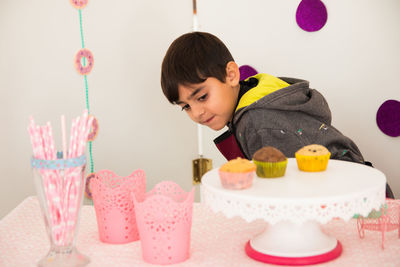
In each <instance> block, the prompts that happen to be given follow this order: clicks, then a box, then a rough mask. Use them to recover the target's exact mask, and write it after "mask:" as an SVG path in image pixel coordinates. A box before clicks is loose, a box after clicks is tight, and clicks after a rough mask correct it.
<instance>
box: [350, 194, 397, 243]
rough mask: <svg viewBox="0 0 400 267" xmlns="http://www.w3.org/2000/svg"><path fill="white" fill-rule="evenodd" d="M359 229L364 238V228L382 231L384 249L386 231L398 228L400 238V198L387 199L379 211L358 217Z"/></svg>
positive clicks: (361, 236)
mask: <svg viewBox="0 0 400 267" xmlns="http://www.w3.org/2000/svg"><path fill="white" fill-rule="evenodd" d="M357 229H358V234H359V236H360V238H364V236H365V232H364V230H371V231H381V232H382V249H384V248H385V247H384V242H385V232H389V231H393V230H397V231H398V236H399V238H400V200H399V199H397V200H395V199H389V198H387V199H386V201H385V205H383V206H382V207H381V208H380V210H379V211H373V212H371V213H370V215H369V216H368V217H363V216H358V217H357Z"/></svg>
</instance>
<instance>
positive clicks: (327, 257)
mask: <svg viewBox="0 0 400 267" xmlns="http://www.w3.org/2000/svg"><path fill="white" fill-rule="evenodd" d="M245 250H246V254H247V255H248V256H249V257H250V258H252V259H254V260H256V261H261V262H264V263H271V264H277V265H292V266H294V265H310V264H318V263H323V262H327V261H331V260H334V259H336V258H337V257H339V256H340V254H341V253H342V244H340V242H339V241H338V242H337V246H336V247H335V248H334V249H333V250H331V251H329V252H327V253H324V254H320V255H315V256H310V257H279V256H272V255H268V254H263V253H261V252H258V251H257V250H254V249H253V248H252V247H251V245H250V241H249V242H247V243H246V247H245Z"/></svg>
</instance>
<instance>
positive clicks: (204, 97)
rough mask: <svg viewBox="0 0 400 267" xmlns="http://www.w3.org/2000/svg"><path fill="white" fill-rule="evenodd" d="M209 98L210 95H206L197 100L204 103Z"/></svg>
mask: <svg viewBox="0 0 400 267" xmlns="http://www.w3.org/2000/svg"><path fill="white" fill-rule="evenodd" d="M207 96H208V94H204V95H202V96H200V97H199V98H198V99H197V100H199V101H204V100H206V99H207Z"/></svg>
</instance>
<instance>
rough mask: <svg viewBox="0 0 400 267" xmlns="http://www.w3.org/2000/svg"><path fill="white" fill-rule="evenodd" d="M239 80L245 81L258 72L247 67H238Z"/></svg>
mask: <svg viewBox="0 0 400 267" xmlns="http://www.w3.org/2000/svg"><path fill="white" fill-rule="evenodd" d="M239 72H240V80H241V81H243V80H246V79H247V78H249V77H251V76H254V75H256V74H257V73H258V72H257V71H256V70H255V69H254V68H253V67H252V66H249V65H242V66H240V67H239Z"/></svg>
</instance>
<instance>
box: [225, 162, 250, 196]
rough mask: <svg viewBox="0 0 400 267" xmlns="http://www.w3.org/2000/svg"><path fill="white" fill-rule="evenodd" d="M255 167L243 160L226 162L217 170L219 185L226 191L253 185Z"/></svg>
mask: <svg viewBox="0 0 400 267" xmlns="http://www.w3.org/2000/svg"><path fill="white" fill-rule="evenodd" d="M255 170H256V165H254V163H252V162H251V161H249V160H247V159H243V158H236V159H233V160H230V161H228V162H227V163H225V164H224V165H222V166H221V167H220V169H219V177H220V180H221V184H222V186H223V187H224V188H227V189H246V188H249V187H250V186H251V185H252V183H253V177H254V174H255Z"/></svg>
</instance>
